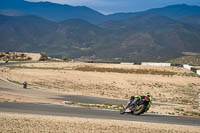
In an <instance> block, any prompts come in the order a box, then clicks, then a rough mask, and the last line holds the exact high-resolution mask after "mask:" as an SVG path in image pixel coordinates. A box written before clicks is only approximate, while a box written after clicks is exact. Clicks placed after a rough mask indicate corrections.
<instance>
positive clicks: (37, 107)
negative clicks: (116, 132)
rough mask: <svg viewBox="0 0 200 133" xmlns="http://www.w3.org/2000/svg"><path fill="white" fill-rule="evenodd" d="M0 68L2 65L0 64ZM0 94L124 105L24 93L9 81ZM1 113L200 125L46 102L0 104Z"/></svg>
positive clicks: (184, 119)
mask: <svg viewBox="0 0 200 133" xmlns="http://www.w3.org/2000/svg"><path fill="white" fill-rule="evenodd" d="M23 63H25V62H23ZM23 63H22V64H23ZM15 64H19V63H17V62H16V63H9V65H15ZM0 65H4V64H1V63H0ZM1 92H8V93H10V92H11V93H15V94H18V95H23V96H34V97H37V98H40V97H43V98H44V97H45V98H47V99H56V100H61V101H73V102H81V103H92V104H103V103H112V104H125V103H126V102H127V100H118V99H107V98H98V97H89V96H80V95H63V94H61V93H55V92H47V91H44V90H38V89H34V88H32V89H31V88H30V89H27V90H24V89H22V87H21V86H19V85H15V84H11V83H9V82H6V81H2V80H0V93H1ZM155 105H160V106H167V105H166V104H155ZM0 112H10V113H27V114H40V115H53V116H71V117H84V118H99V119H112V120H125V121H139V122H152V123H165V124H178V125H192V126H200V118H193V117H180V116H166V115H156V114H147V113H146V114H144V115H141V116H133V115H131V114H125V115H120V114H119V111H110V110H97V109H91V108H82V107H71V106H64V105H54V104H46V103H44V104H41V103H15V102H13V103H10V102H0Z"/></svg>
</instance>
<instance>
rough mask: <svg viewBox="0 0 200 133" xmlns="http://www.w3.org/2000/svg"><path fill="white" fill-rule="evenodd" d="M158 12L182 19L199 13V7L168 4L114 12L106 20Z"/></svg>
mask: <svg viewBox="0 0 200 133" xmlns="http://www.w3.org/2000/svg"><path fill="white" fill-rule="evenodd" d="M149 13H153V14H158V15H161V16H166V17H169V18H171V19H176V20H178V19H182V18H184V17H189V16H195V15H200V7H199V6H192V5H186V4H177V5H170V6H166V7H163V8H153V9H150V10H146V11H141V12H129V13H114V14H110V15H108V16H107V18H108V20H124V19H129V18H132V17H135V16H140V15H144V14H149Z"/></svg>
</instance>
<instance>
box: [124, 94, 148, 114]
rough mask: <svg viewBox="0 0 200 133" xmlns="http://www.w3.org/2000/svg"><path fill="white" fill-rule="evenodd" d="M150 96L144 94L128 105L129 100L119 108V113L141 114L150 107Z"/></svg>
mask: <svg viewBox="0 0 200 133" xmlns="http://www.w3.org/2000/svg"><path fill="white" fill-rule="evenodd" d="M151 100H152V99H151V98H150V97H148V96H145V97H144V98H143V99H140V100H138V101H137V102H136V103H135V104H134V105H131V106H130V105H129V102H128V103H127V105H126V106H125V107H123V109H121V110H120V114H124V113H132V114H133V115H141V114H143V113H145V112H147V111H148V110H149V109H150V107H151Z"/></svg>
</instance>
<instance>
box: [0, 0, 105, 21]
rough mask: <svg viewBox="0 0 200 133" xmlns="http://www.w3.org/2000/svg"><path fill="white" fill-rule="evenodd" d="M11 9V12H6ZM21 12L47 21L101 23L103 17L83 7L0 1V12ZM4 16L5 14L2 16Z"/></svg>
mask: <svg viewBox="0 0 200 133" xmlns="http://www.w3.org/2000/svg"><path fill="white" fill-rule="evenodd" d="M8 9H12V10H8ZM1 10H2V11H5V10H7V11H9V14H13V11H14V12H23V13H24V14H26V15H37V16H40V17H43V18H46V19H49V20H54V21H63V20H66V19H76V18H79V19H83V20H86V21H88V22H90V23H99V22H103V21H104V18H105V16H104V15H103V14H101V13H99V12H97V11H95V10H92V9H90V8H88V7H85V6H70V5H61V4H56V3H50V2H28V1H24V0H1V1H0V11H1ZM3 15H5V14H3Z"/></svg>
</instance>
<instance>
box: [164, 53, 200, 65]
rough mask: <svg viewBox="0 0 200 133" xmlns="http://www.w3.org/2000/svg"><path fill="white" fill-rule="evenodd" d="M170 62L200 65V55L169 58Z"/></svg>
mask: <svg viewBox="0 0 200 133" xmlns="http://www.w3.org/2000/svg"><path fill="white" fill-rule="evenodd" d="M168 62H170V63H174V64H190V65H200V55H193V56H192V55H191V56H183V57H179V58H176V59H172V60H169V61H168Z"/></svg>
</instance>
